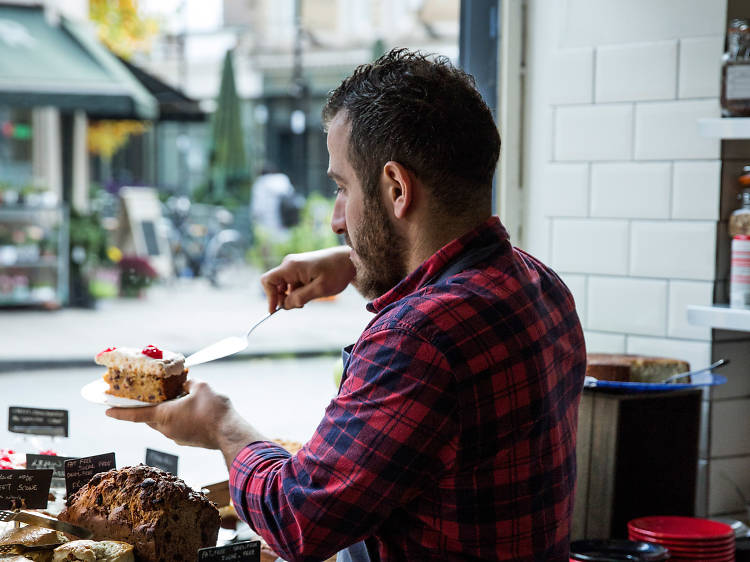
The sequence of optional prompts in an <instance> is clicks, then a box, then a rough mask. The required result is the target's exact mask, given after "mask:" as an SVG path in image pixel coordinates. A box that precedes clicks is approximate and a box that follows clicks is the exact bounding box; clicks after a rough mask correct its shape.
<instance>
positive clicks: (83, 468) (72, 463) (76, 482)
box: [65, 453, 115, 497]
mask: <svg viewBox="0 0 750 562" xmlns="http://www.w3.org/2000/svg"><path fill="white" fill-rule="evenodd" d="M113 468H115V454H114V453H105V454H104V455H96V456H93V457H83V458H80V459H73V460H69V461H65V491H66V492H67V494H68V497H70V496H72V495H73V494H75V493H76V492H77V491H78V490H80V489H81V488H83V487H84V486H85V485H86V484H87V483H88V481H89V480H91V477H92V476H93V475H94V474H97V473H98V472H107V471H108V470H111V469H113Z"/></svg>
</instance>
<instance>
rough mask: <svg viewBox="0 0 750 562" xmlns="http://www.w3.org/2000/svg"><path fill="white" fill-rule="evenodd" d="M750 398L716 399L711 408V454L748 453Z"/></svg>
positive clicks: (720, 455) (721, 455)
mask: <svg viewBox="0 0 750 562" xmlns="http://www.w3.org/2000/svg"><path fill="white" fill-rule="evenodd" d="M749 427H750V399H749V398H740V399H737V400H716V401H714V403H713V406H712V408H711V456H712V457H727V456H731V455H750V439H748V438H747V429H748V428H749Z"/></svg>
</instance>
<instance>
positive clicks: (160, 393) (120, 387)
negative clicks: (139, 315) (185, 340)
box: [94, 345, 187, 403]
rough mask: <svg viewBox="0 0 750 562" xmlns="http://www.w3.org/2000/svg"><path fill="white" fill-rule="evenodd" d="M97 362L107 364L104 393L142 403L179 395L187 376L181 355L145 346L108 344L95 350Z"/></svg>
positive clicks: (161, 400)
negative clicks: (107, 346) (113, 345)
mask: <svg viewBox="0 0 750 562" xmlns="http://www.w3.org/2000/svg"><path fill="white" fill-rule="evenodd" d="M94 361H96V363H97V364H99V365H104V366H105V367H107V372H106V373H104V382H106V383H107V384H108V385H109V389H108V390H107V393H108V394H112V395H114V396H120V397H122V398H132V399H134V400H141V401H143V402H154V403H156V402H163V401H164V400H170V399H172V398H175V397H177V396H179V395H180V394H182V384H183V383H184V382H185V379H186V378H187V369H185V357H184V356H183V355H182V354H181V353H172V352H171V351H162V350H161V349H159V348H157V347H154V346H153V345H149V346H146V347H144V348H143V349H136V348H132V347H110V348H107V349H105V350H104V351H102V352H100V353H98V354H97V355H96V357H95V359H94Z"/></svg>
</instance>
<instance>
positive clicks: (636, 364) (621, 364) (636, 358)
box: [586, 353, 690, 383]
mask: <svg viewBox="0 0 750 562" xmlns="http://www.w3.org/2000/svg"><path fill="white" fill-rule="evenodd" d="M689 370H690V363H688V362H687V361H683V360H681V359H670V358H668V357H647V356H644V355H624V354H615V353H589V354H588V355H587V362H586V376H589V377H595V378H597V379H599V380H606V381H619V382H646V383H655V382H661V381H663V380H664V379H666V378H668V377H671V376H672V375H676V374H679V373H686V372H687V371H689ZM677 382H680V383H687V382H690V378H689V377H687V378H684V379H680V380H679V381H677Z"/></svg>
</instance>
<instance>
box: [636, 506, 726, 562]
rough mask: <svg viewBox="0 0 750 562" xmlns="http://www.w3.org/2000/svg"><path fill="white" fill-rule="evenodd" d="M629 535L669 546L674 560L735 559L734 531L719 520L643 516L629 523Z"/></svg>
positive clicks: (718, 561)
mask: <svg viewBox="0 0 750 562" xmlns="http://www.w3.org/2000/svg"><path fill="white" fill-rule="evenodd" d="M628 537H629V538H630V540H633V541H645V542H650V543H656V544H660V545H662V546H665V547H667V548H668V549H669V551H670V552H671V553H672V558H670V560H671V561H673V562H674V561H683V562H699V561H700V562H734V531H733V530H732V528H731V527H730V526H729V525H725V524H724V523H719V522H718V521H711V520H709V519H699V518H696V517H681V516H677V515H668V516H653V517H640V518H638V519H633V520H632V521H630V522H629V523H628Z"/></svg>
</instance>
